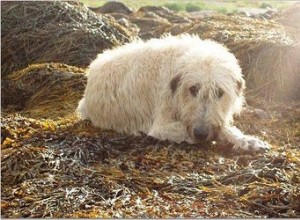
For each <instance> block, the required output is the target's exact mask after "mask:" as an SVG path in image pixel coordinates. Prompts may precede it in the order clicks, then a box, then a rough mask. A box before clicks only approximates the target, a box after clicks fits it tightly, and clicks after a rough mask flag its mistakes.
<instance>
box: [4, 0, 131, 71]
mask: <svg viewBox="0 0 300 220" xmlns="http://www.w3.org/2000/svg"><path fill="white" fill-rule="evenodd" d="M130 39H131V36H130V32H128V31H127V30H126V29H124V28H122V27H121V26H120V25H118V24H117V23H116V22H115V21H114V20H113V19H111V18H110V17H107V16H105V15H103V16H97V15H96V14H95V13H94V12H92V11H91V10H89V9H88V8H87V7H86V6H84V5H83V4H81V3H76V2H64V1H53V2H50V1H45V2H34V1H21V2H20V1H9V2H2V3H1V74H2V76H3V75H7V74H10V73H11V72H13V71H15V70H19V69H22V68H24V67H27V65H28V64H33V63H43V62H60V63H65V64H69V65H75V66H79V67H86V66H88V65H89V63H90V62H91V60H93V59H94V58H95V57H96V55H97V54H98V53H100V52H102V51H103V50H104V49H108V48H113V47H116V46H119V45H122V44H124V43H125V42H129V41H130Z"/></svg>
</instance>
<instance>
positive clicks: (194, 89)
mask: <svg viewBox="0 0 300 220" xmlns="http://www.w3.org/2000/svg"><path fill="white" fill-rule="evenodd" d="M190 92H191V94H192V96H197V94H198V92H199V86H192V87H190Z"/></svg>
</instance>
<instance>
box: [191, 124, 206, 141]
mask: <svg viewBox="0 0 300 220" xmlns="http://www.w3.org/2000/svg"><path fill="white" fill-rule="evenodd" d="M208 133H209V130H208V128H206V127H196V128H194V136H195V138H196V139H199V140H205V139H206V138H207V137H208Z"/></svg>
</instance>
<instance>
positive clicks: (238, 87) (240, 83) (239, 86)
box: [236, 79, 245, 94]
mask: <svg viewBox="0 0 300 220" xmlns="http://www.w3.org/2000/svg"><path fill="white" fill-rule="evenodd" d="M244 89H245V80H244V79H241V80H237V81H236V91H237V94H240V93H241V92H242V91H243V90H244Z"/></svg>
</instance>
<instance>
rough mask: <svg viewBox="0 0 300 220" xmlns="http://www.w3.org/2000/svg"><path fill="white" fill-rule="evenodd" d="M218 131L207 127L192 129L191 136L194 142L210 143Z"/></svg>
mask: <svg viewBox="0 0 300 220" xmlns="http://www.w3.org/2000/svg"><path fill="white" fill-rule="evenodd" d="M218 130H219V129H217V128H213V127H209V126H198V127H195V128H194V130H193V135H194V137H195V139H196V140H205V141H211V140H214V139H215V138H216V137H217V136H218V133H219V132H218Z"/></svg>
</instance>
